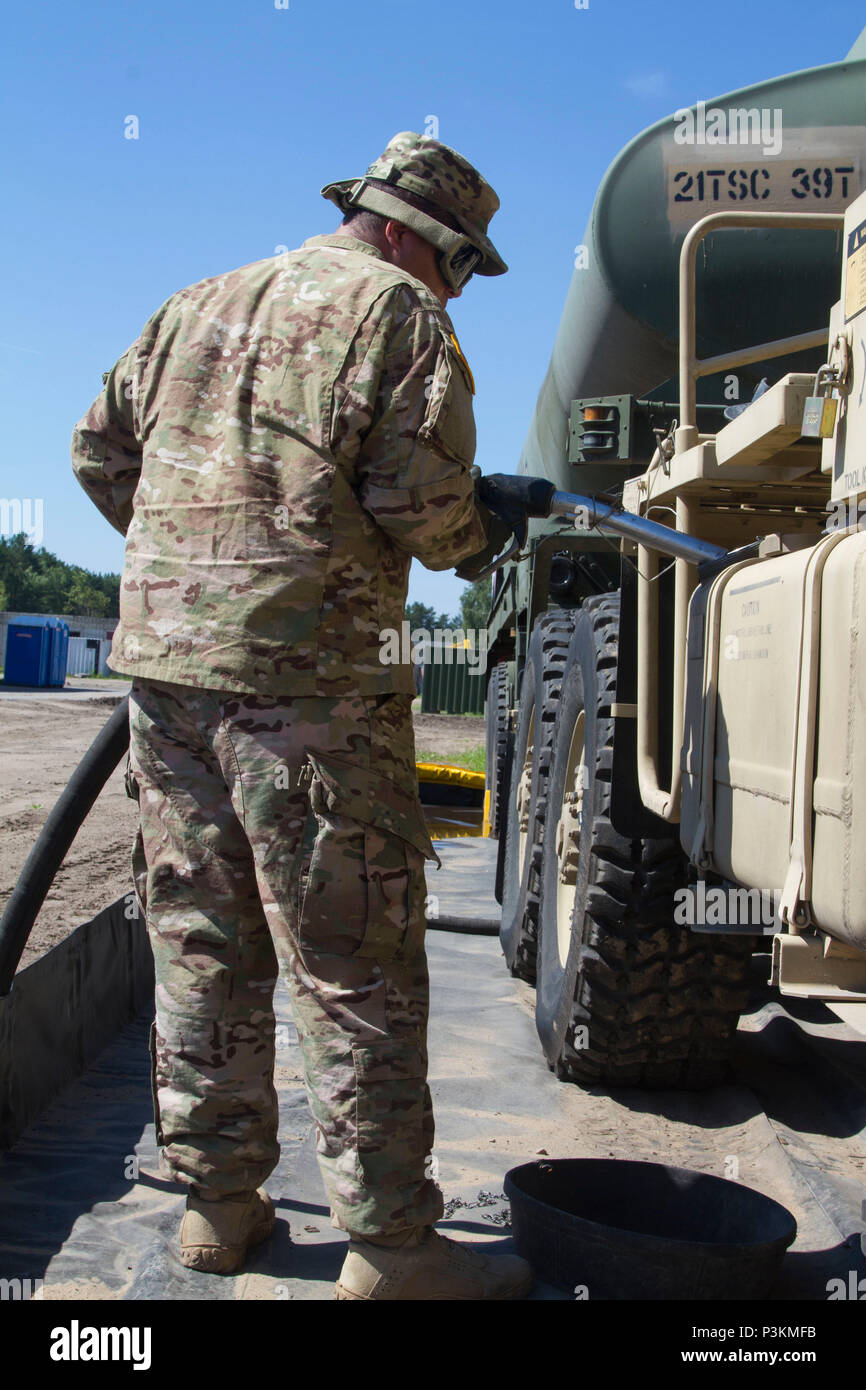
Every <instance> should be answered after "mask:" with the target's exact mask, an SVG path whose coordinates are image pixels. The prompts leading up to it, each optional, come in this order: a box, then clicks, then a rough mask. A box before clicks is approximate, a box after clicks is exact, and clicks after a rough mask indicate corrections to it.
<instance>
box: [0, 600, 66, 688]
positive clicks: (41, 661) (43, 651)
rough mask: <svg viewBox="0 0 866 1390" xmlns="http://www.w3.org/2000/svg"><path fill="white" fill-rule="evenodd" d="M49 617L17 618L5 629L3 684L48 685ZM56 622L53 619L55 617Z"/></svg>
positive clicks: (49, 658) (49, 656) (37, 615)
mask: <svg viewBox="0 0 866 1390" xmlns="http://www.w3.org/2000/svg"><path fill="white" fill-rule="evenodd" d="M51 621H52V619H51V618H46V617H44V616H43V615H42V614H34V615H33V616H32V617H30V616H28V617H26V618H17V619H16V620H15V622H14V623H10V624H9V626H8V628H7V629H6V662H5V668H4V674H3V684H4V685H37V686H38V685H47V684H48V677H49V673H50V664H51V628H50V626H49V624H50V623H51ZM54 621H56V619H54Z"/></svg>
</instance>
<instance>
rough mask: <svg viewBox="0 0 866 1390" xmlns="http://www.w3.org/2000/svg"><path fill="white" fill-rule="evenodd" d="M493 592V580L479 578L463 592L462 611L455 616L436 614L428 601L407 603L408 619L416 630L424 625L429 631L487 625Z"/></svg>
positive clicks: (461, 598) (411, 626)
mask: <svg viewBox="0 0 866 1390" xmlns="http://www.w3.org/2000/svg"><path fill="white" fill-rule="evenodd" d="M491 592H492V582H491V580H490V579H479V580H478V581H477V582H476V583H475V584H467V585H466V588H465V589H464V590H463V593H462V594H461V595H460V613H459V614H458V615H457V616H456V617H453V618H449V617H448V615H447V613H440V614H439V616H438V617H437V616H436V611H435V609H433V608H430V607H429V606H428V605H427V604H426V603H417V602H416V603H407V605H406V619H407V621H408V623H409V626H410V628H411V629H412V630H413V631H414V630H415V629H417V628H419V627H423V628H424V629H425V630H426V631H427V632H434V631H435V630H436V628H437V627H438V628H440V629H442V630H444V629H445V628H451V629H452V630H453V629H454V628H458V627H462V628H463V630H464V631H465V630H466V628H470V627H471V628H476V629H477V628H482V627H486V626H487V614H488V613H489V612H490V596H491Z"/></svg>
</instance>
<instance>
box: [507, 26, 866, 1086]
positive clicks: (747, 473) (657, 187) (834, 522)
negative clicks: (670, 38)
mask: <svg viewBox="0 0 866 1390" xmlns="http://www.w3.org/2000/svg"><path fill="white" fill-rule="evenodd" d="M864 188H866V30H864V33H863V34H862V35H861V36H860V38H859V39H858V41H857V42H856V43H855V45H854V47H853V48H852V50H851V52H850V53H849V54H848V57H847V58H846V59H845V60H844V61H842V62H839V63H836V64H831V65H829V66H824V67H820V68H813V69H809V70H805V71H802V72H798V73H796V74H794V75H792V76H787V77H781V78H776V79H773V80H771V81H767V82H763V83H760V84H758V85H757V86H754V87H750V88H747V89H744V90H739V91H734V92H732V93H730V94H728V95H727V96H724V97H721V98H715V99H711V100H707V101H706V102H704V101H700V102H697V103H696V104H695V105H694V106H693V107H691V108H688V109H687V110H682V111H679V112H677V113H676V114H675V115H674V116H673V117H671V118H669V119H666V120H664V121H661V122H659V123H658V124H657V125H655V126H653V127H651V128H650V129H649V130H647V131H645V132H644V133H643V134H641V135H639V136H638V137H637V138H636V139H635V140H634V141H632V143H631V144H630V145H628V146H627V148H626V149H625V150H623V151H622V153H621V154H620V155H619V156H618V158H617V159H616V160H615V161H614V163H613V164H612V165H611V167H610V169H609V170H608V173H607V175H606V176H605V179H604V181H603V183H602V185H601V187H600V189H599V192H598V195H597V197H596V200H595V205H594V208H593V211H592V215H591V219H590V224H589V228H588V230H587V233H586V235H585V238H584V243H583V244H582V245H581V247H579V248H578V253H577V260H576V268H575V271H574V275H573V279H572V283H571V288H570V291H569V294H568V298H567V301H566V305H565V311H564V313H563V316H562V322H561V325H560V328H559V332H558V336H557V338H556V341H555V345H554V349H553V354H552V358H551V362H550V367H549V370H548V372H547V375H546V377H545V379H544V383H543V385H542V387H541V392H540V395H539V398H538V403H537V407H536V410H535V414H534V417H533V420H532V423H531V427H530V430H529V435H528V438H527V440H526V443H525V446H524V449H523V453H522V455H521V458H520V462H519V466H518V470H517V472H518V475H520V478H521V479H522V480H523V482H524V483H525V484H526V487H527V488H528V489H529V490H528V492H526V494H525V496H526V498H531V500H530V502H529V503H528V505H529V511H530V514H532V513H534V514H535V519H533V520H532V521H531V522H530V525H529V532H528V538H527V541H526V544H525V546H524V549H523V551H522V555H521V557H520V558H517V559H512V560H509V561H508V562H507V563H506V564H504V565H501V566H500V568H498V569H497V571H496V574H495V576H494V586H493V599H492V606H491V610H490V615H489V620H488V649H489V664H488V698H487V706H486V718H487V748H488V757H487V786H486V805H487V813H488V819H489V822H490V825H491V830H492V833H493V834H494V835H498V837H499V846H498V848H499V861H498V866H497V894H498V896H499V899H500V902H501V904H502V930H501V940H502V945H503V949H504V953H505V957H506V960H507V963H508V965H509V967H510V969H511V970H512V972H513V973H514V974H516V975H519V976H523V977H524V978H525V979H527V980H530V981H532V982H533V983H534V984H535V986H536V1023H537V1028H538V1033H539V1036H540V1039H541V1043H542V1046H543V1049H544V1052H545V1055H546V1057H547V1060H548V1063H549V1065H550V1066H551V1067H552V1068H554V1069H555V1070H556V1071H557V1073H558V1074H559V1075H560V1076H561V1077H562V1078H563V1079H567V1080H573V1081H577V1082H579V1083H583V1084H604V1085H609V1086H610V1085H640V1086H683V1087H689V1088H692V1087H694V1088H699V1087H702V1086H706V1085H710V1084H714V1083H715V1082H717V1081H719V1080H720V1079H722V1077H723V1075H724V1071H725V1065H726V1058H727V1055H728V1052H729V1048H730V1043H731V1040H732V1037H733V1034H734V1032H735V1030H736V1027H737V1022H738V1018H739V1015H740V1013H741V1012H742V1010H743V1008H744V1005H745V1001H746V997H747V987H748V980H749V975H750V969H751V958H752V956H753V954H754V953H755V951H756V950H761V951H764V952H767V951H768V950H769V949H770V947H771V948H772V973H773V981H774V983H775V984H777V985H778V986H779V988H780V989H781V991H782V992H783V993H789V994H794V995H800V996H805V997H818V998H822V999H826V1000H829V1001H832V1002H833V1003H834V1006H838V1007H840V1008H842V1007H843V1006H848V1005H850V1004H851V1003H852V1002H859V1001H864V1000H866V871H864V868H863V864H864V862H866V861H864V858H863V857H861V856H860V855H859V853H858V843H860V842H862V841H863V839H864V831H866V707H864V702H866V588H864V582H866V581H864V578H863V576H864V574H866V536H864V535H863V532H862V527H861V525H860V518H861V517H862V516H863V515H866V195H864V192H863V190H864ZM531 479H536V480H539V481H537V482H535V483H530V481H529V480H531ZM503 485H504V484H503Z"/></svg>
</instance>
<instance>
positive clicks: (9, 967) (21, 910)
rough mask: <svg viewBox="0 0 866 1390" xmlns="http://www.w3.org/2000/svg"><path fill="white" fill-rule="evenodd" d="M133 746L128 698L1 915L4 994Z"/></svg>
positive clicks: (73, 781) (80, 770)
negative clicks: (89, 820)
mask: <svg viewBox="0 0 866 1390" xmlns="http://www.w3.org/2000/svg"><path fill="white" fill-rule="evenodd" d="M128 747H129V697H128V696H125V697H124V698H123V699H122V700H121V701H120V703H119V705H118V706H117V709H116V710H114V712H113V714H112V716H111V718H110V719H109V720H108V721H107V723H106V724H105V725H104V726H103V727H102V728H101V729H100V731H99V733H98V734H97V735H96V738H95V739H94V740H93V742H92V743H91V745H90V747H89V748H88V750H87V752H86V753H85V755H84V757H83V758H82V759H81V762H80V763H79V764H78V767H77V768H76V769H75V771H74V773H73V774H72V776H71V777H70V779H69V781H68V782H67V784H66V786H65V787H64V789H63V791H62V792H61V794H60V797H59V798H58V800H57V802H56V804H55V806H54V809H53V810H52V812H51V814H50V816H49V817H48V819H47V821H46V822H45V824H44V825H43V827H42V831H41V833H40V835H39V839H38V840H37V841H36V844H35V845H34V846H33V849H32V850H31V851H30V854H29V856H28V858H27V862H26V864H25V865H24V868H23V869H22V870H21V875H20V877H19V879H18V882H17V884H16V885H15V888H14V889H13V892H12V895H11V897H10V898H9V901H8V903H7V904H6V908H5V911H4V913H3V916H2V917H0V996H2V995H4V994H8V993H9V991H10V989H11V988H12V980H13V978H14V976H15V971H16V970H17V969H18V962H19V961H20V959H21V956H22V954H23V951H24V947H25V946H26V945H27V938H28V937H29V935H30V930H31V928H32V926H33V923H34V922H35V921H36V918H37V916H38V915H39V909H40V908H41V906H42V904H43V902H44V901H45V896H46V894H47V892H48V890H49V888H50V887H51V884H52V882H53V880H54V875H55V874H56V873H57V870H58V869H59V868H60V865H61V864H62V863H63V860H64V859H65V858H66V855H67V853H68V852H69V847H70V845H71V844H72V841H73V840H74V839H75V837H76V835H77V834H78V832H79V830H80V829H81V826H82V825H83V824H84V821H85V819H86V817H87V815H88V814H89V812H90V809H91V807H92V806H93V803H94V801H95V800H96V798H97V797H98V795H99V793H100V792H101V791H102V788H103V787H104V786H105V784H106V782H107V781H108V779H109V777H110V776H111V774H112V772H113V771H114V769H115V768H116V767H117V765H118V763H119V762H120V760H121V758H122V757H123V755H124V753H125V752H126V750H127V748H128Z"/></svg>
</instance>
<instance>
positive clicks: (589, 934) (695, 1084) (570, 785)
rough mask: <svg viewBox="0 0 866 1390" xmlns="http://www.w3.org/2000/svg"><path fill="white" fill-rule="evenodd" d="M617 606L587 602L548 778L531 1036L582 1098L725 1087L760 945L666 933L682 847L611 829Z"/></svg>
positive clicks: (677, 930)
mask: <svg viewBox="0 0 866 1390" xmlns="http://www.w3.org/2000/svg"><path fill="white" fill-rule="evenodd" d="M618 630H619V595H618V594H612V595H604V596H601V597H598V598H593V599H590V600H588V601H587V602H586V603H584V605H583V607H582V609H581V612H580V616H579V618H578V620H577V623H576V625H575V630H574V636H573V638H572V641H571V646H570V648H569V651H568V662H567V668H566V671H565V675H564V678H563V681H562V692H561V699H560V701H559V709H558V712H557V719H556V728H555V732H554V753H553V765H552V768H551V772H550V777H549V780H548V788H547V792H548V807H549V809H548V814H547V818H548V826H549V829H548V834H547V836H546V839H545V844H544V854H543V858H542V866H541V888H542V892H541V915H540V930H539V947H538V969H537V989H536V1015H535V1017H536V1026H537V1029H538V1034H539V1037H540V1039H541V1042H542V1046H543V1048H544V1053H545V1056H546V1057H547V1060H548V1063H549V1065H550V1066H551V1067H552V1068H553V1069H554V1070H555V1071H556V1072H557V1074H558V1075H559V1076H560V1077H561V1078H562V1079H563V1080H569V1081H576V1082H578V1083H580V1084H581V1085H584V1086H592V1085H603V1086H641V1087H646V1088H657V1087H672V1088H675V1087H681V1088H684V1089H694V1090H700V1089H703V1088H704V1087H706V1086H712V1085H716V1084H718V1083H719V1082H720V1081H722V1080H723V1079H724V1077H725V1075H726V1071H727V1059H728V1054H729V1050H730V1046H731V1043H732V1040H733V1037H734V1034H735V1032H736V1028H737V1022H738V1019H739V1015H740V1014H741V1013H742V1011H743V1009H744V1007H745V1005H746V1001H747V997H748V981H749V973H750V957H751V953H752V951H753V950H754V948H755V938H754V937H751V936H735V935H727V936H726V935H721V934H707V933H694V932H691V931H690V930H689V928H688V927H687V926H681V925H678V924H677V923H676V922H675V921H674V892H675V890H676V889H677V888H680V887H682V886H683V885H684V884H685V883H686V881H687V880H686V869H687V861H686V858H685V855H684V854H683V852H682V850H681V849H680V846H679V842H678V840H674V839H670V838H659V839H642V840H627V839H624V838H623V837H622V836H621V835H618V834H617V833H616V831H615V830H614V829H613V827H612V825H611V823H610V792H611V764H612V751H613V718H612V715H611V705H612V703H613V701H614V699H615V685H616V664H617V642H618Z"/></svg>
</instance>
